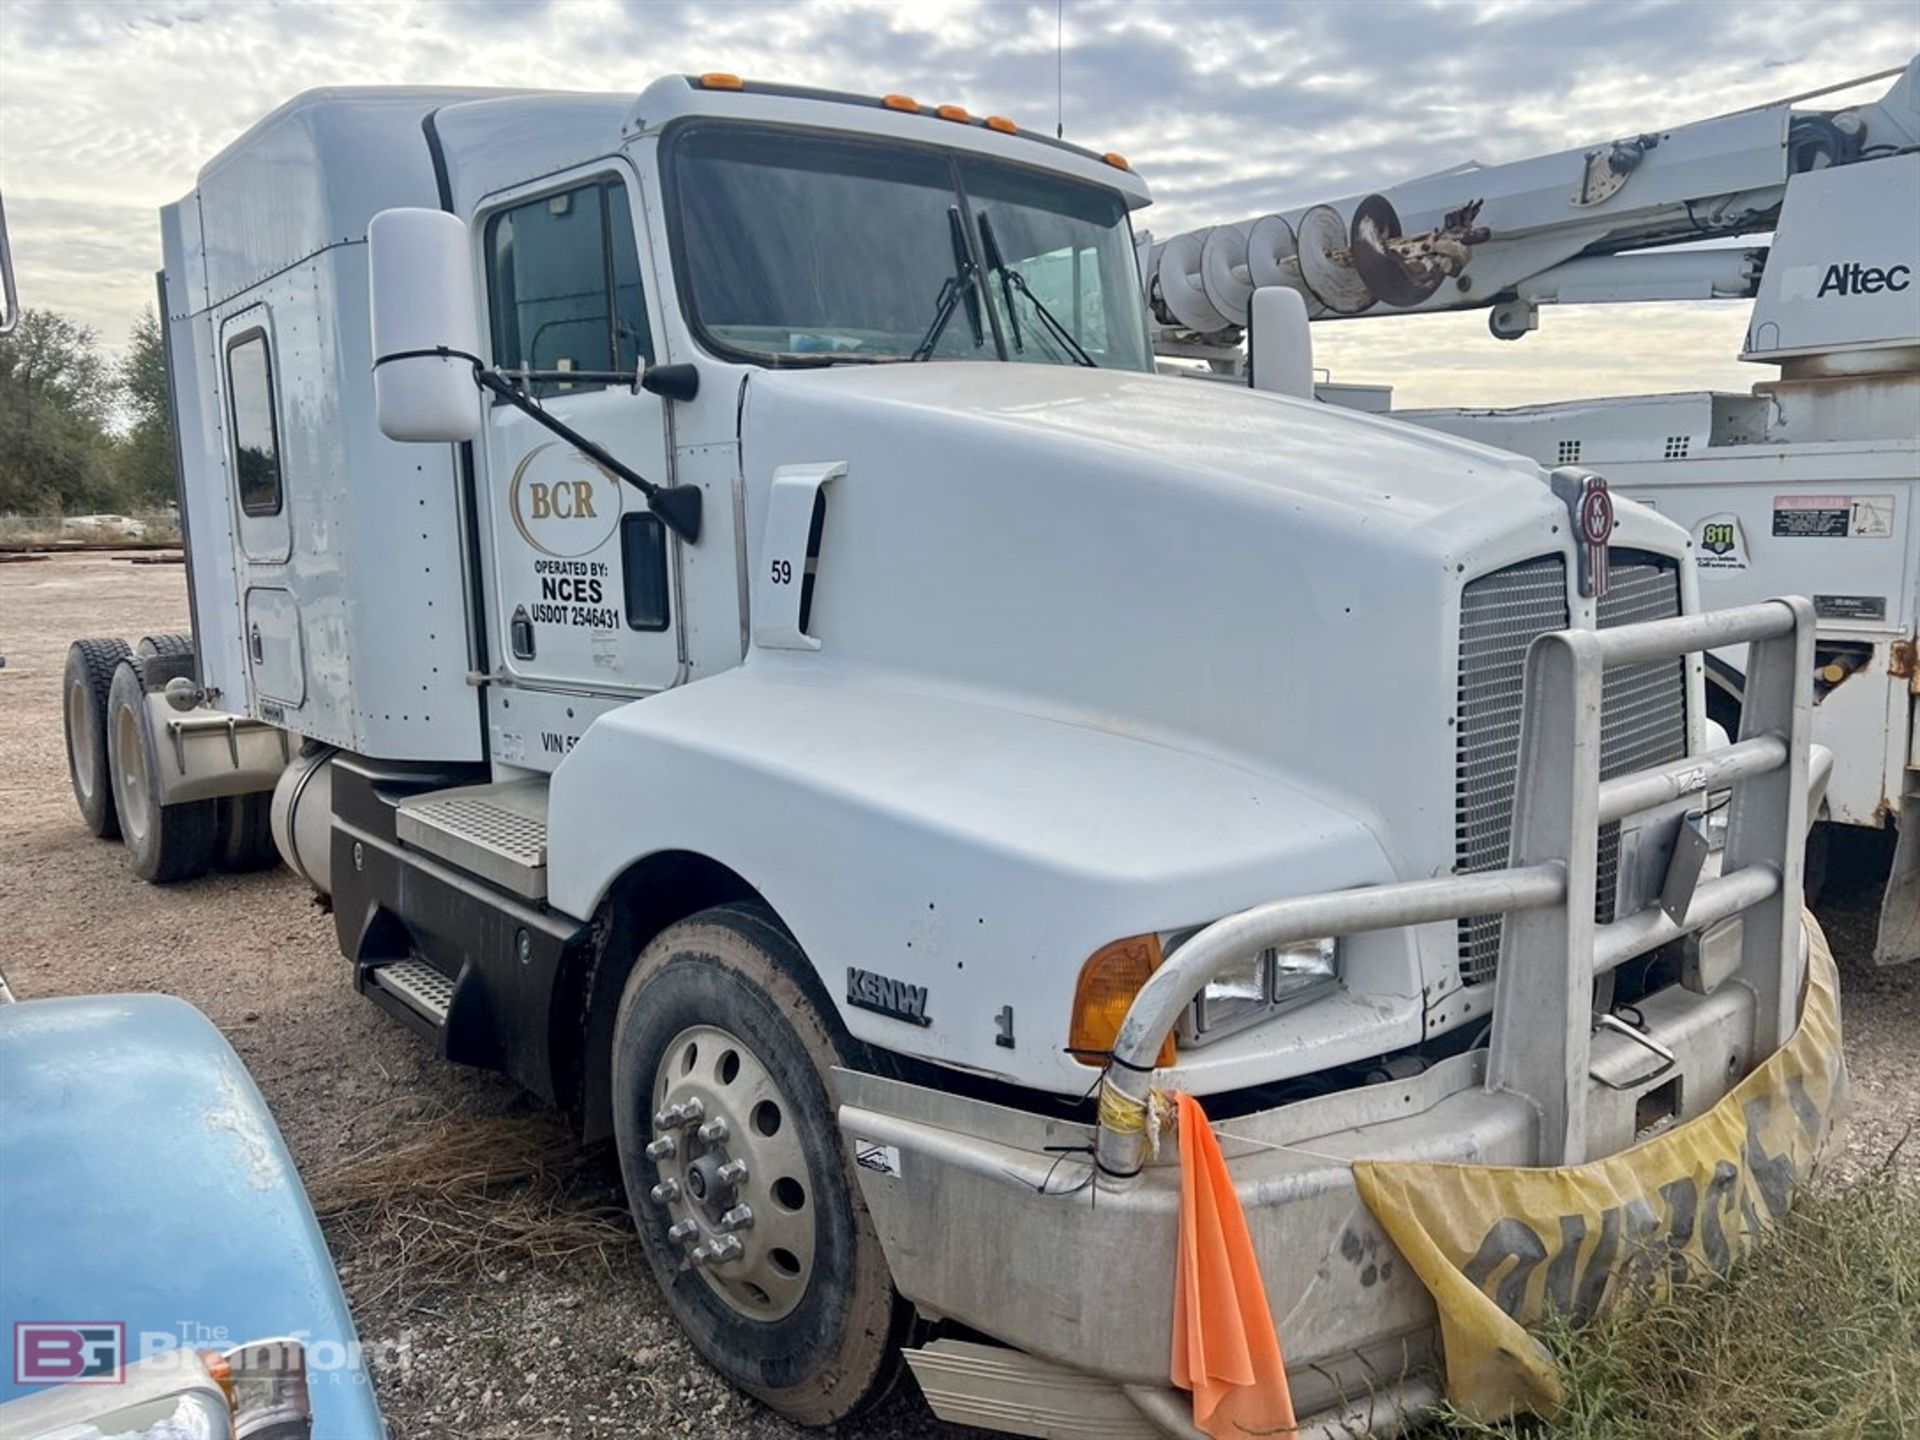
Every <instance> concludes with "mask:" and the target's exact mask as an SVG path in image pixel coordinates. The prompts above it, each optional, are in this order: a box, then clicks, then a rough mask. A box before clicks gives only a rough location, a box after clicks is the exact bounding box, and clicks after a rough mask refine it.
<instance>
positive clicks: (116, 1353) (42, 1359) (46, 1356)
mask: <svg viewBox="0 0 1920 1440" xmlns="http://www.w3.org/2000/svg"><path fill="white" fill-rule="evenodd" d="M126 1353H127V1327H126V1325H125V1323H124V1322H122V1321H119V1320H97V1321H95V1320H18V1321H15V1322H14V1326H13V1381H14V1384H16V1385H118V1384H119V1383H120V1382H121V1380H122V1378H123V1374H122V1372H123V1370H124V1367H125V1363H126Z"/></svg>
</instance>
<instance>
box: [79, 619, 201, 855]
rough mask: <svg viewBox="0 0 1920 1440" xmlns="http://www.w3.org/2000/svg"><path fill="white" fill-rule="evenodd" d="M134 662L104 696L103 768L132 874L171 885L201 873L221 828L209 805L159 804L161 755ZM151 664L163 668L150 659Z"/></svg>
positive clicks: (117, 673)
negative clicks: (107, 772) (110, 781)
mask: <svg viewBox="0 0 1920 1440" xmlns="http://www.w3.org/2000/svg"><path fill="white" fill-rule="evenodd" d="M142 663H143V662H142V661H141V660H140V659H139V657H137V656H129V657H128V658H126V659H124V660H122V661H121V662H120V664H119V666H118V668H116V669H115V670H114V672H113V685H112V687H111V689H110V690H109V691H108V694H107V763H108V768H109V769H110V770H111V772H112V775H113V805H114V810H115V812H116V813H117V814H118V815H119V817H120V838H121V839H122V840H124V841H126V842H127V854H128V856H129V857H130V858H131V859H132V861H133V868H134V873H135V874H137V875H139V876H140V877H141V879H143V880H150V881H152V882H153V883H154V884H156V885H171V884H173V883H175V882H176V881H180V880H191V879H193V878H194V877H195V876H196V875H203V874H205V873H206V869H207V866H208V865H209V864H210V863H212V860H213V847H214V841H215V839H216V838H217V836H218V833H219V828H220V817H219V812H218V810H217V809H216V808H215V802H214V801H212V800H189V801H186V802H185V803H184V804H179V805H162V804H161V803H160V785H159V769H158V767H159V765H160V749H159V746H158V745H157V744H156V743H155V741H154V736H153V727H152V725H151V723H150V722H149V719H148V716H147V685H146V678H145V675H144V673H143V670H142ZM154 663H156V664H163V663H167V660H166V657H155V660H154Z"/></svg>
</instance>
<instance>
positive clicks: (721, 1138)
mask: <svg viewBox="0 0 1920 1440" xmlns="http://www.w3.org/2000/svg"><path fill="white" fill-rule="evenodd" d="M693 1133H694V1134H695V1135H696V1136H697V1137H698V1138H699V1139H700V1140H701V1141H702V1142H703V1143H705V1144H708V1145H724V1144H726V1143H727V1133H728V1132H727V1117H726V1116H724V1115H716V1116H714V1117H713V1119H711V1120H709V1121H707V1123H706V1124H704V1125H702V1126H701V1127H700V1128H699V1129H698V1130H696V1131H694V1132H693Z"/></svg>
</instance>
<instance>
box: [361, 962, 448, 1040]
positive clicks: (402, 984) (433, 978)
mask: <svg viewBox="0 0 1920 1440" xmlns="http://www.w3.org/2000/svg"><path fill="white" fill-rule="evenodd" d="M373 982H374V984H376V985H378V986H379V987H380V988H381V989H382V990H385V991H386V992H387V993H388V994H390V995H393V996H396V997H398V998H399V999H400V1000H403V1001H405V1002H406V1004H408V1005H409V1006H411V1007H412V1008H413V1009H415V1010H417V1011H419V1012H420V1013H421V1014H422V1015H424V1016H426V1017H427V1019H429V1020H431V1021H432V1022H433V1023H434V1024H436V1025H444V1024H446V1023H447V1010H448V1008H449V1007H450V1006H451V1005H452V1004H453V981H452V980H450V979H448V978H447V977H446V976H445V975H443V974H441V973H440V972H439V971H438V970H436V969H434V968H433V966H431V965H429V964H428V963H427V962H426V961H424V960H396V961H394V962H393V963H392V964H390V965H382V966H380V967H379V968H378V969H376V970H375V971H374V972H373Z"/></svg>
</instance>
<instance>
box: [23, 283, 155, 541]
mask: <svg viewBox="0 0 1920 1440" xmlns="http://www.w3.org/2000/svg"><path fill="white" fill-rule="evenodd" d="M174 493H175V492H174V447H173V428H172V417H171V414H170V412H169V410H168V407H167V370H166V356H165V351H164V350H163V348H162V345H161V339H160V322H159V320H158V319H157V318H156V317H155V316H154V313H153V311H152V310H148V311H146V312H145V313H144V314H143V315H141V317H140V319H139V321H138V322H137V323H136V324H135V325H134V327H133V333H132V335H131V336H130V337H129V341H128V345H127V353H126V355H125V356H124V358H122V359H120V360H119V361H117V362H116V361H113V360H111V359H109V358H108V357H107V356H105V355H103V354H102V353H101V350H100V337H99V335H98V334H97V333H95V331H94V330H93V329H92V328H91V327H89V326H86V325H81V324H78V323H77V322H75V321H73V320H70V319H68V318H67V317H66V316H64V315H60V314H57V313H55V312H54V311H51V310H28V311H26V312H24V313H23V314H22V315H21V317H20V324H19V326H18V328H16V329H15V330H14V332H13V333H12V334H11V335H5V336H0V515H95V514H102V513H107V514H125V513H129V512H132V511H141V510H158V509H162V508H164V507H165V506H167V505H168V504H170V503H172V501H173V499H174Z"/></svg>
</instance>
